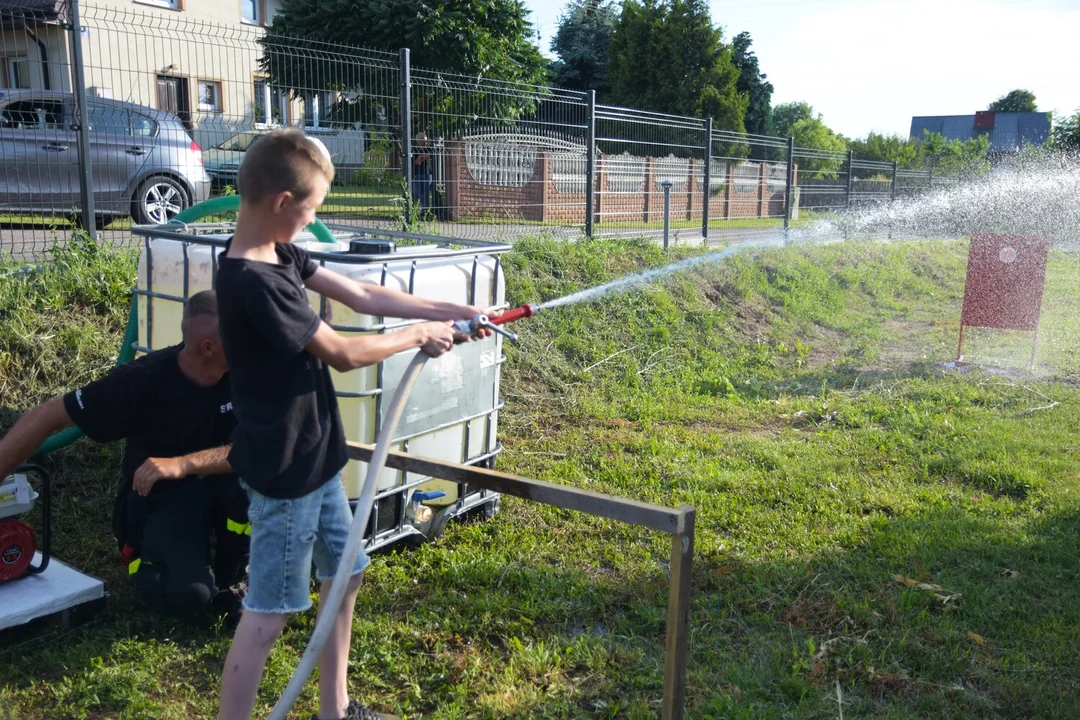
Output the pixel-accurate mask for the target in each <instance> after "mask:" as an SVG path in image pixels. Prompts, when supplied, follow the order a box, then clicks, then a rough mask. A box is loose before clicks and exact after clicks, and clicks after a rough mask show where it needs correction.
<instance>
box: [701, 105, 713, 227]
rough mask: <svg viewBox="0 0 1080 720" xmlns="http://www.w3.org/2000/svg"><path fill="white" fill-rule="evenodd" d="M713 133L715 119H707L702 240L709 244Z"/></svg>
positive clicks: (702, 192)
mask: <svg viewBox="0 0 1080 720" xmlns="http://www.w3.org/2000/svg"><path fill="white" fill-rule="evenodd" d="M712 131H713V119H712V118H705V183H704V185H705V187H704V188H702V190H701V194H702V203H701V239H702V242H703V243H704V244H705V245H708V244H709V200H710V199H711V198H712V194H711V193H712Z"/></svg>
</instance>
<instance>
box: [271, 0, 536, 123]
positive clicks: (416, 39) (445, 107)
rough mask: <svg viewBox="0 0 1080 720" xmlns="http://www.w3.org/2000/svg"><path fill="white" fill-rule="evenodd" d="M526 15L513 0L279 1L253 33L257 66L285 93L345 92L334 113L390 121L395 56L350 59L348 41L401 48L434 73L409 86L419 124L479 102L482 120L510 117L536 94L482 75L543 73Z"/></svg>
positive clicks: (506, 77) (451, 116) (513, 78)
mask: <svg viewBox="0 0 1080 720" xmlns="http://www.w3.org/2000/svg"><path fill="white" fill-rule="evenodd" d="M527 13H528V11H527V10H526V9H525V7H524V5H523V4H522V3H521V2H519V1H518V0H483V2H471V1H470V0H438V1H431V0H428V1H426V2H425V0H395V1H394V2H386V1H385V0H285V2H284V3H283V4H282V6H281V8H280V10H279V11H278V14H277V15H275V16H274V24H273V25H272V26H271V29H270V32H269V33H268V34H267V36H266V37H264V38H263V39H262V40H261V42H262V44H263V48H264V56H263V58H262V59H261V64H262V68H263V70H264V71H266V72H267V73H268V74H269V75H270V81H271V82H272V83H273V84H275V85H280V86H283V87H285V88H288V89H289V90H291V91H292V92H293V94H294V95H297V96H302V95H304V94H307V93H312V92H327V91H339V92H342V93H349V94H351V95H352V97H353V99H351V100H341V101H339V102H338V103H337V104H336V105H335V106H334V108H333V109H332V119H334V120H341V121H353V122H354V121H360V122H364V123H372V122H384V123H389V124H391V125H393V124H395V122H394V118H393V117H392V115H394V114H395V113H396V111H397V95H398V92H399V91H398V88H397V83H396V82H394V81H393V80H391V79H388V75H389V74H388V72H387V69H388V68H387V65H388V64H390V63H393V65H396V61H393V60H390V61H388V60H387V59H386V58H385V57H381V56H380V57H373V58H372V59H371V60H368V61H365V60H363V59H358V58H362V57H363V52H362V51H359V52H358V51H356V50H354V48H355V47H356V46H358V45H364V46H367V47H370V48H374V49H376V50H389V51H392V52H395V53H396V52H397V51H398V49H399V48H403V47H407V48H409V49H410V51H411V54H410V58H411V64H412V66H413V67H415V68H424V69H429V70H434V71H435V74H429V76H428V78H427V79H426V81H425V82H422V83H417V84H416V85H414V87H416V88H417V89H416V90H414V99H413V103H414V105H415V106H417V107H423V108H424V110H425V117H426V118H427V119H428V120H429V124H428V125H427V126H426V127H423V128H418V129H422V130H426V131H428V132H432V131H441V130H446V129H448V127H450V126H453V125H459V124H462V123H464V122H467V120H466V119H465V116H470V115H474V114H476V110H475V108H478V107H482V108H483V109H484V110H483V114H484V115H486V116H487V117H488V118H490V117H492V116H493V117H495V118H500V119H513V118H517V117H521V116H522V115H524V114H526V113H528V112H532V111H535V109H536V107H537V104H538V102H537V97H536V93H528V92H521V93H514V92H506V91H505V90H501V91H499V92H493V91H492V88H491V86H489V85H485V84H484V83H483V82H482V81H484V80H488V79H490V80H501V81H508V82H513V83H529V84H540V83H542V82H544V81H545V80H546V79H547V66H546V63H545V61H544V58H543V56H542V55H541V54H540V51H539V49H538V48H537V47H536V46H535V45H534V44H533V42H532V27H531V25H530V23H529V21H528V19H527ZM326 43H334V44H336V45H327V44H326ZM341 45H344V46H351V47H340V46H341ZM443 73H447V74H458V75H463V76H468V84H467V85H465V84H464V83H461V82H457V83H454V84H455V85H456V86H457V87H456V88H455V89H451V88H450V87H448V86H447V84H446V83H445V82H442V81H440V76H441V74H443ZM417 74H418V75H419V74H420V73H417Z"/></svg>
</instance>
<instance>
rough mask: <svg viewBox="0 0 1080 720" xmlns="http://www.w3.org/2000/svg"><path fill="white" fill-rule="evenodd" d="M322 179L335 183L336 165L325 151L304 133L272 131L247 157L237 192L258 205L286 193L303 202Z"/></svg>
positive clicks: (262, 138)
mask: <svg viewBox="0 0 1080 720" xmlns="http://www.w3.org/2000/svg"><path fill="white" fill-rule="evenodd" d="M320 179H321V180H325V181H326V183H327V184H328V185H329V184H330V183H332V182H333V181H334V164H333V163H332V162H330V158H329V157H327V156H326V155H325V154H324V153H323V151H322V149H321V148H320V147H319V146H318V145H317V144H316V143H315V142H314V141H313V140H312V139H311V138H309V137H308V136H307V135H305V134H304V133H303V131H302V130H291V129H290V130H273V131H271V132H269V133H267V134H266V135H264V136H263V137H261V138H259V139H258V140H256V141H255V142H253V143H252V144H251V146H250V147H249V148H248V149H247V152H246V153H244V161H243V162H242V163H240V171H239V173H238V174H237V178H236V191H237V192H238V193H240V197H242V198H243V199H244V200H246V201H250V202H256V203H258V202H262V201H263V200H266V199H267V198H269V197H273V196H275V195H277V194H278V193H283V192H289V193H292V194H293V196H294V197H296V198H297V199H299V200H304V199H306V198H307V197H309V196H310V195H311V194H312V193H314V192H315V186H316V183H317V182H318V181H319V180H320Z"/></svg>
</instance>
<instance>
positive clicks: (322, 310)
mask: <svg viewBox="0 0 1080 720" xmlns="http://www.w3.org/2000/svg"><path fill="white" fill-rule="evenodd" d="M234 227H235V226H234V224H233V223H228V222H208V223H191V224H185V223H174V224H171V225H136V226H133V227H132V228H131V232H132V233H133V234H134V235H137V236H139V237H141V238H142V250H143V253H144V254H145V257H146V278H145V279H146V288H145V289H142V288H140V287H138V284H137V282H136V285H135V287H133V288H132V292H133V293H134V294H135V295H136V296H142V297H145V298H147V303H146V337H147V343H148V345H149V344H151V343H152V339H153V327H154V325H153V323H154V311H153V307H154V306H153V303H151V302H150V301H149V299H150V298H157V299H159V300H166V301H172V302H179V303H186V302H187V299H188V298H189V297H190V295H191V292H190V287H189V272H190V261H191V260H190V248H191V246H192V245H203V246H212V247H217V248H223V247H224V246H225V244H226V241H225V240H223V239H220V238H214V237H206V235H212V234H228V233H231V232H232V231H233V229H234ZM326 227H327V228H328V229H329V230H330V231H331V232H336V233H345V234H348V235H349V236H350V237H349V238H348V239H375V240H380V239H381V240H390V241H394V242H395V243H400V242H406V243H415V245H414V247H416V248H417V250H414V251H413V252H410V246H408V245H406V246H404V247H399V248H398V251H397V252H395V253H392V254H386V253H355V252H348V253H340V252H339V253H329V252H326V253H324V252H318V251H315V250H310V249H309V250H308V254H309V255H310V256H311V258H312V260H314V261H315V262H317V263H319V265H320V266H321V267H325V266H326V264H327V263H328V262H334V263H340V264H353V263H355V264H358V265H361V264H362V265H375V264H381V265H382V272H381V273H380V280H379V283H380V285H381V286H383V287H385V286H386V280H387V276H388V274H389V266H390V265H391V264H401V263H405V262H408V263H409V265H410V267H409V289H408V292H409V294H413V292H414V291H415V287H416V286H415V280H416V271H417V261H419V260H442V259H447V258H455V257H459V258H466V257H470V256H471V257H472V259H473V260H472V263H473V265H472V274H471V280H470V286H469V304H470V305H475V304H476V299H477V278H476V276H477V272H476V271H477V268H478V266H479V262H480V256H481V255H490V256H492V257H493V258H494V261H495V262H494V268H493V274H492V277H491V283H492V288H493V294H494V295H495V297H494V298H493V299H495V300H497V299H498V298H497V288H498V283H499V278H500V275H501V273H502V261H501V255H502V254H503V253H505V252H508V251H509V250H511V249H512V246H511V245H508V244H505V243H494V242H486V241H482V240H471V239H466V238H457V237H446V236H436V235H426V234H423V233H411V232H402V231H393V230H381V229H377V228H370V227H362V226H356V225H336V224H327V225H326ZM154 238H165V239H169V240H176V241H179V242H181V243H182V246H181V247H182V248H183V262H184V273H183V278H184V280H183V295H182V296H177V295H170V294H167V293H162V292H158V291H155V290H154V285H153V273H154V263H153V252H152V250H151V241H152V240H153V239H154ZM343 239H344V238H343ZM433 245H434V246H436V247H437V248H438V249H437V250H434V251H433V250H431V249H430V248H431V247H432V246H433ZM454 246H460V247H454ZM420 247H423V248H425V249H424V250H419V248H420ZM217 272H218V253H217V252H213V253H211V287H213V288H216V287H217ZM506 307H508V304H507V303H506V302H505V299H504V301H503V302H500V303H498V304H497V305H494V306H493V309H504V308H506ZM326 315H327V300H326V298H325V297H320V302H319V316H320V317H321V318H322V319H324V320H325V319H326ZM379 320H380V321H381V322H378V323H376V324H374V325H365V326H351V325H337V324H333V323H328V324H329V325H330V327H331V328H333V329H334V330H336V331H338V332H349V333H361V332H369V333H370V332H374V333H380V334H381V333H384V332H387V331H388V330H397V329H400V328H403V327H407V326H408V325H412V324H414V323H416V322H420V321H416V320H406V321H402V322H396V323H387V322H385V318H382V317H380V318H379ZM499 347H500V348H501V344H500V346H499ZM134 349H135V350H136V351H137V352H141V353H149V352H153V351H154V350H155V349H157V348H152V347H146V346H143V345H140V344H138V343H137V342H136V343H135V345H134ZM385 362H386V361H380V362H379V363H378V365H377V368H376V385H377V387H375V388H373V389H371V390H365V391H361V392H356V391H348V390H345V391H343V390H337V389H335V395H336V396H337V397H339V398H343V397H350V398H353V397H374V398H375V428H374V434H375V435H376V436H378V434H379V431H380V429H381V428H382V396H383V395H384V394H385V392H384V390H385V386H384V377H383V369H384V365H385ZM505 362H506V355H505V354H504V353H502V352H499V355H498V357H497V358H496V361H495V363H496V366H497V367H501V366H502V365H503V364H504V363H505ZM504 407H505V403H504V402H503V401H502V398H501V397H499V394H498V383H496V385H495V390H494V393H493V397H492V405H491V408H490V409H485V410H484V411H483V412H481V413H479V414H474V415H472V416H468V417H463V418H458V419H456V420H453V421H451V422H449V423H445V424H442V425H439V426H437V427H433V428H427V429H425V430H423V431H421V432H417V433H413V434H410V435H405V436H400V437H396V438H395V439H394V442H395V443H401V447H402V451H403V452H406V453H407V452H408V451H409V440H410V439H412V438H415V437H418V436H420V435H426V434H428V433H432V432H437V431H439V430H442V429H445V428H447V427H452V426H454V425H457V424H459V423H463V424H464V426H465V427H464V433H465V438H464V443H463V445H464V450H463V452H462V455H463V456H465V457H464V458H463V460H462V464H463V465H476V466H480V467H485V468H488V469H493V468H494V466H495V458H496V457H497V456H498V455H499V454H500V453H501V452H502V449H503V447H502V443H500V442H498V438H497V437H496V438H494V440H495V442H494V444H493V443H492V442H491V441H492V439H493V438H492V437H491V435H490V433H492V432H493V422H492V419H493V418H492V416H494V415H495V414H496V413H498V412H499V411H501V410H502V409H503V408H504ZM481 417H483V418H486V420H487V421H486V422H485V424H484V427H485V433H487V437H485V438H484V440H485V442H484V445H483V449H482V451H481V453H480V454H479V455H477V456H475V457H468V455H469V446H470V433H471V423H472V421H473V420H477V419H479V418H481ZM492 448H493V449H492ZM403 479H406V480H407V476H405V477H403ZM433 479H437V478H432V477H424V478H422V479H420V480H412V481H407V482H402V483H401V484H400V485H395V486H393V487H391V488H388V489H386V490H381V491H379V492H377V493H376V495H375V503H374V505H373V507H372V511H371V518H370V520H369V521H368V527H367V529H366V530H365V535H364V538H365V541H366V544H365V549H366V550H369V551H371V550H377V549H379V548H381V547H385V546H387V545H391V544H393V543H396V542H398V541H400V540H404V539H406V538H409V537H416V536H419V537H424V533H423V532H421V531H420V530H419V529H418V528H416V527H414V526H413V525H411V524H410V523H409V521H408V517H407V516H406V510H407V508H408V501H409V496H410V494H411V492H412V491H413V490H414V489H416V488H417V487H419V486H421V485H424V484H426V483H428V482H431V481H432V480H433ZM500 497H501V496H500V494H499V493H496V492H492V491H490V490H486V489H482V488H480V489H475V490H472V491H470V489H469V486H468V483H458V499H457V500H456V501H455V502H454V503H452V504H451V505H448V506H447V507H446V508H445V509H443V510H441V511H439V512H442V513H444V517H442V518H441V519H440V521H442V520H445V521H449V520H451V519H453V518H455V517H459V516H461V515H464V514H466V513H468V512H470V511H472V510H475V509H477V508H481V507H482V508H484V509H485V510H486V511H487V512H488V513H491V514H493V513H494V512H495V511H496V509H497V508H498V504H499V501H500ZM350 504H352V505H354V506H355V500H350ZM387 513H393V515H392V517H391V518H390V520H389V522H387V521H385V520H383V519H381V518H382V516H383V515H386V514H387ZM439 530H441V526H440V528H439ZM433 534H437V533H433Z"/></svg>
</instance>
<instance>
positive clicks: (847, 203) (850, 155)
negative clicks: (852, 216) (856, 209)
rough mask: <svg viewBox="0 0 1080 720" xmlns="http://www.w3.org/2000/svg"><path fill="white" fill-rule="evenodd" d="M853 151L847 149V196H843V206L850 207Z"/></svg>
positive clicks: (853, 185) (853, 175)
mask: <svg viewBox="0 0 1080 720" xmlns="http://www.w3.org/2000/svg"><path fill="white" fill-rule="evenodd" d="M854 161H855V153H854V152H852V151H851V150H848V151H847V196H846V197H845V198H844V206H845V207H851V191H852V189H853V188H854V187H855V166H854V164H853V163H854Z"/></svg>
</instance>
